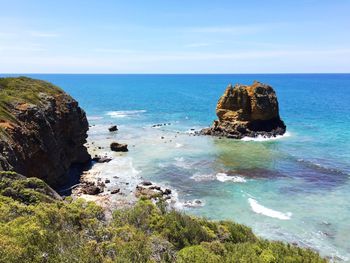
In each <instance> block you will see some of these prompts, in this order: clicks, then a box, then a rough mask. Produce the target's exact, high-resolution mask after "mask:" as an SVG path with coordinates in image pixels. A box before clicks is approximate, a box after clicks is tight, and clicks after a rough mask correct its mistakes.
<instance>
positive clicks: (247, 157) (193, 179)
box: [29, 74, 350, 260]
mask: <svg viewBox="0 0 350 263" xmlns="http://www.w3.org/2000/svg"><path fill="white" fill-rule="evenodd" d="M29 76H31V77H34V78H40V79H44V80H48V81H50V82H53V83H54V84H56V85H58V86H60V87H62V88H63V89H64V90H65V91H67V92H68V93H69V94H71V95H72V96H73V97H74V98H75V99H77V100H78V101H79V103H80V105H81V106H82V107H83V108H84V109H85V110H86V112H87V115H88V117H89V119H90V123H91V124H97V125H109V124H110V123H116V124H118V125H119V126H120V127H122V129H121V130H120V132H119V135H118V136H119V137H118V139H121V140H125V141H127V142H129V143H133V144H135V145H136V147H135V149H131V150H130V152H129V153H128V158H132V160H133V165H134V167H135V169H137V170H138V171H140V176H142V177H144V178H149V179H151V180H154V181H157V182H162V183H164V184H167V185H169V186H170V187H172V188H173V189H176V190H177V192H178V195H179V200H182V201H183V202H185V201H190V200H193V199H200V200H202V201H203V203H204V204H205V205H204V206H202V207H199V208H192V209H188V212H189V213H194V214H198V215H202V216H206V217H209V218H214V219H222V218H228V219H234V220H236V221H238V222H241V223H245V224H247V225H249V226H251V227H253V229H254V230H255V231H256V232H257V233H258V234H260V235H262V236H264V237H267V238H273V239H280V240H286V241H289V242H297V243H300V244H302V245H305V246H311V247H313V248H315V249H318V250H319V251H321V253H322V254H324V255H331V256H335V257H339V258H343V259H344V260H349V259H350V202H349V200H350V183H349V177H350V74H278V75H273V74H271V75H265V74H262V75H259V74H254V75H29ZM254 80H258V81H260V82H263V83H267V84H270V85H271V86H272V87H273V88H274V89H275V91H276V93H277V96H278V100H279V105H280V115H281V117H282V118H283V120H284V121H285V123H286V125H287V130H288V134H287V136H285V137H284V138H281V139H277V140H260V141H234V140H219V139H215V138H209V137H205V138H201V137H194V136H188V134H187V133H186V132H187V131H188V130H190V129H191V128H194V129H199V128H201V127H206V126H209V125H211V123H212V121H213V120H214V119H215V117H216V116H215V106H216V103H217V100H218V98H219V97H220V96H221V95H222V93H223V91H224V90H225V88H226V86H227V85H228V84H229V83H232V84H235V83H242V84H251V83H252V82H253V81H254ZM156 123H171V125H169V126H166V127H163V128H161V129H152V128H150V127H151V126H152V125H153V124H156ZM123 127H125V129H124V131H123ZM145 127H146V128H145ZM147 127H148V128H147ZM177 132H179V133H177ZM174 134H175V135H176V134H179V137H175V135H174ZM182 134H186V136H182ZM104 135H105V133H104V132H102V131H101V132H99V130H95V131H94V130H93V129H92V131H91V134H90V138H91V139H96V140H98V139H99V140H101V138H103V136H104ZM107 135H108V134H107ZM107 135H106V136H107ZM160 135H164V136H165V137H166V138H169V140H168V141H167V144H164V141H161V140H158V139H159V136H160ZM181 136H182V137H181ZM170 138H171V139H170ZM227 175H233V176H236V177H234V178H236V180H235V181H232V180H229V179H228V178H229V177H227Z"/></svg>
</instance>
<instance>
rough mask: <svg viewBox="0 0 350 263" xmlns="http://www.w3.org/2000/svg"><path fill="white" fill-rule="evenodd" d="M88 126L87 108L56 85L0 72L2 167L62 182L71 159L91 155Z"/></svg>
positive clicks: (51, 182)
mask: <svg viewBox="0 0 350 263" xmlns="http://www.w3.org/2000/svg"><path fill="white" fill-rule="evenodd" d="M87 130H88V122H87V119H86V115H85V112H84V111H83V110H82V109H81V108H80V107H79V106H78V102H77V101H75V100H74V99H73V98H72V97H70V96H69V95H67V94H66V93H65V92H63V91H62V90H61V89H59V88H58V87H56V86H54V85H52V84H50V83H47V82H45V81H40V80H34V79H30V78H26V77H19V78H0V170H4V171H15V172H17V173H20V174H23V175H24V176H27V177H38V178H40V179H43V180H44V181H45V182H47V183H48V184H49V185H51V186H55V187H57V186H60V185H63V184H64V183H66V182H67V181H68V179H69V178H68V175H67V171H68V169H69V167H70V166H71V165H72V164H75V163H85V162H88V161H90V159H91V158H90V155H89V154H88V152H87V149H86V148H85V146H84V143H85V142H86V138H87V134H86V132H87Z"/></svg>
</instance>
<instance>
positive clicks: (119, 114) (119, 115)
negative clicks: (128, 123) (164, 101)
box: [106, 110, 146, 118]
mask: <svg viewBox="0 0 350 263" xmlns="http://www.w3.org/2000/svg"><path fill="white" fill-rule="evenodd" d="M145 112H146V110H126V111H109V112H107V113H106V115H108V116H110V117H112V118H125V117H135V116H138V115H140V114H142V113H145Z"/></svg>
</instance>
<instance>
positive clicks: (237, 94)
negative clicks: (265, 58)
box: [199, 81, 286, 139]
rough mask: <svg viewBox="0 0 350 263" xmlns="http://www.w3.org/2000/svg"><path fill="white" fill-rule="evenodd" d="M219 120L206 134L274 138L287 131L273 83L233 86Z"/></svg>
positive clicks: (220, 107) (223, 101)
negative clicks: (270, 84)
mask: <svg viewBox="0 0 350 263" xmlns="http://www.w3.org/2000/svg"><path fill="white" fill-rule="evenodd" d="M216 115H217V116H218V120H215V121H214V124H213V126H212V127H210V128H206V129H203V130H201V131H200V132H199V133H200V134H203V135H213V136H225V137H228V138H235V139H241V138H243V137H245V136H248V137H257V136H259V135H261V136H264V137H274V136H276V135H282V134H284V133H285V131H286V125H285V124H284V122H283V121H282V120H281V118H280V116H279V108H278V101H277V96H276V93H275V91H274V90H273V88H272V87H271V86H269V85H266V84H262V83H260V82H257V81H255V82H254V83H253V85H251V86H246V85H240V84H237V85H235V86H234V87H233V86H232V85H229V86H228V87H227V89H226V91H225V93H224V94H223V95H222V96H221V98H220V99H219V101H218V104H217V106H216Z"/></svg>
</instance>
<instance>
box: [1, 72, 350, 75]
mask: <svg viewBox="0 0 350 263" xmlns="http://www.w3.org/2000/svg"><path fill="white" fill-rule="evenodd" d="M21 74H23V75H311V74H313V75H315V74H319V75H322V74H350V72H282V73H281V72H268V73H84V72H74V73H68V72H50V73H47V72H46V73H40V72H20V73H18V72H17V73H9V72H7V73H6V72H5V73H4V72H0V75H21Z"/></svg>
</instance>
